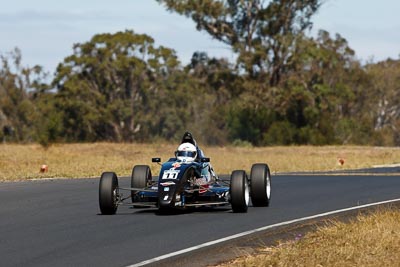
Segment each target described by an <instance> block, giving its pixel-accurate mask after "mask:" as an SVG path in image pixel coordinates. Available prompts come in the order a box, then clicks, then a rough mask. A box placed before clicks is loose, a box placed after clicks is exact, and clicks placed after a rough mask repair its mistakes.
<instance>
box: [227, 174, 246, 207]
mask: <svg viewBox="0 0 400 267" xmlns="http://www.w3.org/2000/svg"><path fill="white" fill-rule="evenodd" d="M249 191H250V188H249V181H248V179H247V175H246V172H245V171H242V170H240V171H233V172H232V174H231V187H230V195H231V205H232V210H233V212H247V208H248V207H249V200H250V196H249Z"/></svg>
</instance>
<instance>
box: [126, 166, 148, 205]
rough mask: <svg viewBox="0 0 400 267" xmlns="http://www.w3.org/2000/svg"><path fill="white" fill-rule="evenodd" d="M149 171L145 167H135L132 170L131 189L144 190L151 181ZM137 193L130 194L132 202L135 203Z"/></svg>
mask: <svg viewBox="0 0 400 267" xmlns="http://www.w3.org/2000/svg"><path fill="white" fill-rule="evenodd" d="M151 179H152V176H151V170H150V167H149V166H147V165H136V166H134V167H133V169H132V175H131V187H133V188H145V187H147V185H148V183H149V182H150V181H151ZM136 192H137V191H132V192H131V198H132V202H135V193H136Z"/></svg>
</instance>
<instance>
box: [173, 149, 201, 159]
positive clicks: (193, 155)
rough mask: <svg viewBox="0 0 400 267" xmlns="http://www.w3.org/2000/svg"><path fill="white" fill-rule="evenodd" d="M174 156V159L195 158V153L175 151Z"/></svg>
mask: <svg viewBox="0 0 400 267" xmlns="http://www.w3.org/2000/svg"><path fill="white" fill-rule="evenodd" d="M175 155H176V157H189V158H195V157H196V152H195V151H176V153H175Z"/></svg>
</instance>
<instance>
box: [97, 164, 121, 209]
mask: <svg viewBox="0 0 400 267" xmlns="http://www.w3.org/2000/svg"><path fill="white" fill-rule="evenodd" d="M117 200H118V178H117V175H116V174H115V173H114V172H103V174H102V175H101V177H100V184H99V206H100V211H101V214H105V215H112V214H115V213H116V212H117V208H118V205H117Z"/></svg>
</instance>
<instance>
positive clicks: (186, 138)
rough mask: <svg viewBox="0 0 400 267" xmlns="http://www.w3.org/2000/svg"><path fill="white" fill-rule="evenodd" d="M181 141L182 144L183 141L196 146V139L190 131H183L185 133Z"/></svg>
mask: <svg viewBox="0 0 400 267" xmlns="http://www.w3.org/2000/svg"><path fill="white" fill-rule="evenodd" d="M181 143H182V144H183V143H190V144H192V145H194V146H196V141H195V140H194V138H193V135H192V133H191V132H185V133H184V134H183V137H182V142H181Z"/></svg>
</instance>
